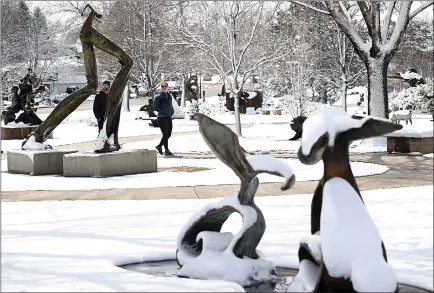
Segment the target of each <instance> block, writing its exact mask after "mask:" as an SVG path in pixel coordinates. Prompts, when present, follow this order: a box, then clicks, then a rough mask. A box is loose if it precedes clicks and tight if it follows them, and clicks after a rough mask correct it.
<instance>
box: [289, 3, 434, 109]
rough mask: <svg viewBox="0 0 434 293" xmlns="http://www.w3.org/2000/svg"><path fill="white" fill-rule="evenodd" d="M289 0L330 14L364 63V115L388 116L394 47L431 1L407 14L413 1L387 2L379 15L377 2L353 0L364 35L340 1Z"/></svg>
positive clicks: (395, 47)
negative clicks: (308, 0)
mask: <svg viewBox="0 0 434 293" xmlns="http://www.w3.org/2000/svg"><path fill="white" fill-rule="evenodd" d="M293 2H294V3H296V4H298V5H303V6H305V7H308V8H310V9H313V10H315V11H317V12H319V13H322V14H326V15H330V16H331V17H333V19H334V20H335V21H336V23H337V24H338V25H339V28H340V29H341V30H342V31H343V32H344V33H345V35H346V36H347V37H348V39H349V40H350V42H351V44H352V45H353V47H354V49H355V51H356V54H357V55H358V56H359V57H360V58H361V59H362V60H363V62H364V64H365V67H366V70H367V76H368V114H370V115H374V116H378V117H388V98H387V69H388V66H389V63H390V61H391V59H392V58H393V56H394V55H395V53H396V51H397V50H398V47H399V44H400V42H401V40H402V37H403V35H404V32H405V30H406V28H407V25H408V23H409V22H410V20H411V19H413V18H414V17H415V16H416V15H418V14H419V13H420V12H422V11H423V10H424V9H426V8H427V7H429V6H430V5H432V4H433V3H434V1H421V2H420V3H421V4H420V6H419V7H418V8H417V9H415V10H414V11H413V12H411V13H410V10H411V6H412V4H413V2H415V1H390V2H388V4H387V10H386V11H385V13H384V16H383V18H382V17H381V10H380V1H357V4H358V7H359V9H360V12H361V14H362V16H363V20H364V24H365V26H366V29H367V34H366V36H365V37H364V34H363V33H362V32H361V31H360V29H358V28H357V27H356V26H355V24H354V22H353V20H352V19H351V17H350V16H349V13H348V10H347V8H346V7H345V5H344V1H321V4H322V7H323V8H318V7H314V6H312V5H310V4H307V3H306V2H301V1H293ZM418 2H419V1H418ZM395 12H397V15H398V16H397V21H396V23H395V22H393V21H392V16H393V15H394V13H395Z"/></svg>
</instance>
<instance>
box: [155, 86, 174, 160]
mask: <svg viewBox="0 0 434 293" xmlns="http://www.w3.org/2000/svg"><path fill="white" fill-rule="evenodd" d="M154 110H155V111H157V112H158V115H157V120H158V125H159V126H160V130H161V133H162V134H163V137H162V138H161V141H160V144H159V145H157V146H156V147H155V148H156V149H157V151H158V152H159V153H160V155H162V154H163V150H162V146H163V145H164V149H165V152H164V155H166V156H173V154H172V153H171V152H170V150H169V138H170V136H171V135H172V125H173V124H172V116H173V113H174V110H173V106H172V95H171V94H170V93H169V88H168V84H167V82H163V83H161V93H160V94H159V95H157V96H156V97H155V100H154Z"/></svg>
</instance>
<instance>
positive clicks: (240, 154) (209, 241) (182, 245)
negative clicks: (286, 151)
mask: <svg viewBox="0 0 434 293" xmlns="http://www.w3.org/2000/svg"><path fill="white" fill-rule="evenodd" d="M195 119H196V120H197V121H198V123H199V130H200V133H201V134H202V137H203V138H204V140H205V142H206V143H207V145H208V146H209V147H210V149H211V150H212V151H213V153H214V154H215V155H216V157H217V158H218V159H220V160H221V161H222V162H223V163H224V164H226V165H227V166H228V167H229V168H231V169H232V171H234V172H235V174H236V175H237V176H238V177H239V178H240V180H241V188H240V191H239V192H238V195H234V196H228V197H226V198H224V199H222V200H220V201H218V202H216V203H212V204H208V205H207V206H205V207H203V208H202V210H200V211H199V212H198V213H196V214H194V215H193V216H192V217H191V218H190V220H189V222H188V223H186V225H185V226H184V228H183V229H182V230H181V232H180V233H179V235H178V244H177V252H176V258H177V261H178V264H179V265H180V266H182V268H181V269H180V271H179V274H178V275H179V276H184V277H191V278H198V279H221V280H228V281H234V282H237V283H239V284H241V285H242V286H249V285H254V284H256V283H261V282H268V281H270V280H273V278H275V277H276V272H275V268H274V265H273V263H272V262H271V261H269V260H267V259H265V258H264V257H263V255H262V254H261V253H260V252H258V251H257V249H256V247H257V246H258V244H259V242H260V241H261V238H262V236H263V234H264V232H265V219H264V216H263V214H262V212H261V210H260V209H259V207H258V206H256V204H255V202H254V196H255V194H256V191H257V189H258V186H259V180H258V178H257V175H258V174H260V173H269V174H273V175H277V176H281V177H284V178H285V182H284V184H283V185H282V187H281V190H287V189H289V188H292V187H293V186H294V184H295V176H294V174H293V172H292V170H291V168H290V167H289V166H288V165H286V164H285V163H283V162H282V161H279V160H277V159H275V158H273V157H269V156H262V155H258V156H256V155H247V154H246V151H245V150H244V149H243V148H242V147H241V146H240V144H239V141H238V137H237V136H236V135H235V133H233V132H232V131H231V130H230V129H229V128H228V127H227V126H225V125H223V124H220V123H218V122H217V121H215V120H213V119H211V118H209V117H208V116H206V115H203V114H200V113H196V114H195ZM233 212H237V213H239V214H241V216H242V218H243V227H242V228H241V230H240V231H239V232H238V233H237V234H236V235H233V234H232V233H221V232H220V230H221V228H222V226H223V224H224V223H225V222H226V220H227V219H228V218H229V216H230V215H231V214H232V213H233ZM229 267H230V268H231V269H227V268H229ZM234 272H236V273H234Z"/></svg>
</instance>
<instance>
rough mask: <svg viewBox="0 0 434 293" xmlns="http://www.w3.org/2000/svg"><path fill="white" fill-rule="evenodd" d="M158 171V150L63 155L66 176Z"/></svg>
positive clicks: (119, 174) (99, 175)
mask: <svg viewBox="0 0 434 293" xmlns="http://www.w3.org/2000/svg"><path fill="white" fill-rule="evenodd" d="M153 172H157V151H155V150H120V151H117V152H112V153H103V154H97V153H94V152H93V151H89V152H77V153H73V154H67V155H65V156H63V176H65V177H109V176H122V175H133V174H142V173H153Z"/></svg>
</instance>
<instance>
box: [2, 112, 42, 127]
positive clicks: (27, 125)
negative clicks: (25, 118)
mask: <svg viewBox="0 0 434 293" xmlns="http://www.w3.org/2000/svg"><path fill="white" fill-rule="evenodd" d="M21 113H23V111H20V112H18V113H17V114H15V115H17V116H19V115H20V114H21ZM1 126H2V127H5V128H6V127H7V128H23V127H35V125H30V124H25V123H24V122H19V123H16V122H14V121H12V122H9V123H8V124H6V125H5V124H4V121H2V122H1Z"/></svg>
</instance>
